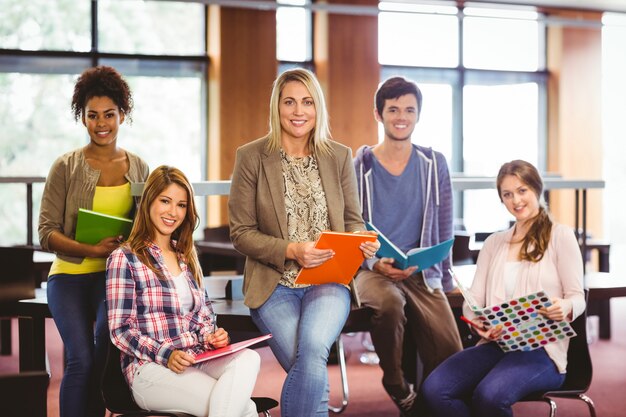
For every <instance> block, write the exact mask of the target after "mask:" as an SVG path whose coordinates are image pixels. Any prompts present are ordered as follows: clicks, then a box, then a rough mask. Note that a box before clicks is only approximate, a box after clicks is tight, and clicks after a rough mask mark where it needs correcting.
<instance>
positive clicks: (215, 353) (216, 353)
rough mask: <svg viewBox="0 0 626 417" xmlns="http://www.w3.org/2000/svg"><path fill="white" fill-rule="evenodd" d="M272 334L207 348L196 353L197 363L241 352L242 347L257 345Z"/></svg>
mask: <svg viewBox="0 0 626 417" xmlns="http://www.w3.org/2000/svg"><path fill="white" fill-rule="evenodd" d="M271 337H272V335H271V334H266V335H263V336H259V337H255V338H253V339H248V340H244V341H242V342H237V343H233V344H230V345H228V346H224V347H221V348H218V349H215V350H207V351H206V352H204V353H200V354H199V355H196V358H195V359H196V363H199V362H204V361H210V360H211V359H217V358H220V357H222V356H226V355H230V354H231V353H235V352H239V351H240V350H242V349H245V348H247V347H250V346H252V345H256V344H257V343H260V342H262V341H264V340H267V339H269V338H271Z"/></svg>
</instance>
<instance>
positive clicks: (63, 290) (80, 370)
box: [47, 271, 109, 417]
mask: <svg viewBox="0 0 626 417" xmlns="http://www.w3.org/2000/svg"><path fill="white" fill-rule="evenodd" d="M104 281H105V273H104V271H103V272H97V273H93V274H80V275H68V274H57V275H52V276H50V277H48V284H47V288H48V291H47V292H48V306H49V308H50V312H51V313H52V317H53V318H54V323H55V324H56V326H57V329H58V330H59V334H60V335H61V339H63V344H64V345H65V361H66V362H65V372H64V374H63V381H62V382H61V393H60V400H59V404H60V409H61V417H102V416H104V403H103V401H102V396H101V395H100V376H101V374H102V370H103V369H104V363H105V361H106V352H107V344H108V343H109V334H108V324H107V311H106V306H105V282H104ZM94 322H95V323H96V324H95V329H94Z"/></svg>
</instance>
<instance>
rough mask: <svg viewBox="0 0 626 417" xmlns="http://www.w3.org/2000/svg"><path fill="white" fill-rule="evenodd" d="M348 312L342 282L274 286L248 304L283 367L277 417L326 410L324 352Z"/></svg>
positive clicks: (317, 413)
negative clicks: (255, 302) (256, 305)
mask: <svg viewBox="0 0 626 417" xmlns="http://www.w3.org/2000/svg"><path fill="white" fill-rule="evenodd" d="M348 313H350V291H349V290H348V289H347V288H346V287H344V286H343V285H338V284H324V285H312V286H310V287H306V288H288V287H285V286H283V285H278V286H276V289H275V290H274V292H273V293H272V295H271V296H270V298H269V299H268V300H267V301H266V302H265V303H264V304H263V305H262V306H261V307H259V308H257V309H251V310H250V314H251V316H252V320H254V323H255V324H256V325H257V327H259V329H260V330H261V331H262V332H263V333H272V335H273V337H272V338H271V339H269V340H268V344H269V345H270V348H271V349H272V352H273V353H274V356H276V359H277V360H278V362H279V363H280V365H281V366H282V367H283V369H284V370H285V371H286V372H287V378H286V379H285V382H284V384H283V390H282V394H281V403H280V411H281V415H282V416H283V417H308V416H316V417H320V416H327V415H328V394H329V392H328V391H329V389H328V370H327V369H326V364H327V362H328V354H329V352H330V348H331V346H332V344H333V342H334V341H335V340H336V339H337V337H338V336H339V334H340V333H341V329H342V328H343V325H344V323H345V321H346V319H347V318H348Z"/></svg>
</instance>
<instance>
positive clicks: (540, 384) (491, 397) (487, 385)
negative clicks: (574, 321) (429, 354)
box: [422, 343, 565, 417]
mask: <svg viewBox="0 0 626 417" xmlns="http://www.w3.org/2000/svg"><path fill="white" fill-rule="evenodd" d="M564 381H565V374H560V373H559V371H558V369H557V368H556V366H555V364H554V362H552V360H551V359H550V357H549V356H548V354H547V353H546V351H545V350H544V349H543V348H541V349H537V350H533V351H530V352H520V351H516V352H509V353H504V352H503V351H502V350H501V349H500V348H499V347H498V345H497V344H495V343H487V344H483V345H479V346H475V347H471V348H468V349H465V350H463V351H461V352H458V353H456V354H454V355H452V356H450V357H449V358H448V359H447V360H445V361H444V362H443V363H442V364H441V365H439V366H438V367H437V368H436V369H435V370H434V371H433V372H432V373H431V374H430V375H429V376H428V378H426V381H424V385H423V387H422V394H423V396H424V399H425V401H426V403H427V404H428V407H429V408H430V410H431V413H432V415H433V416H436V417H444V416H445V417H469V416H477V417H485V416H489V417H510V416H512V415H513V412H512V410H511V406H512V405H513V404H515V403H516V402H517V401H518V400H520V399H521V398H523V397H525V396H526V395H528V394H530V393H532V392H535V391H544V390H550V389H557V388H560V387H561V385H563V382H564Z"/></svg>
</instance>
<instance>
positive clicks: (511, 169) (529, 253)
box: [496, 159, 553, 262]
mask: <svg viewBox="0 0 626 417" xmlns="http://www.w3.org/2000/svg"><path fill="white" fill-rule="evenodd" d="M508 175H513V176H515V177H517V178H518V179H519V180H520V181H521V182H523V183H524V184H526V185H527V186H528V187H529V188H530V189H531V190H532V191H533V193H535V195H536V196H537V199H538V200H539V213H538V214H537V215H536V216H535V217H534V218H533V219H531V221H532V223H531V226H530V228H529V229H528V233H526V236H525V237H524V240H523V241H522V248H521V249H520V252H521V253H520V257H521V259H522V260H525V261H531V262H539V261H540V260H541V259H542V258H543V255H544V253H545V252H546V249H547V248H548V244H549V243H550V234H551V233H552V224H553V222H552V218H551V217H550V213H549V212H548V209H547V207H546V206H545V204H544V203H543V201H542V199H541V195H542V193H543V181H542V179H541V175H539V172H538V171H537V168H535V167H534V166H533V165H532V164H530V163H528V162H526V161H522V160H521V159H516V160H514V161H511V162H507V163H506V164H504V165H502V166H501V167H500V172H498V178H497V181H496V184H497V187H498V196H499V197H500V201H502V190H501V185H502V181H503V180H504V178H505V177H506V176H508Z"/></svg>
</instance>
